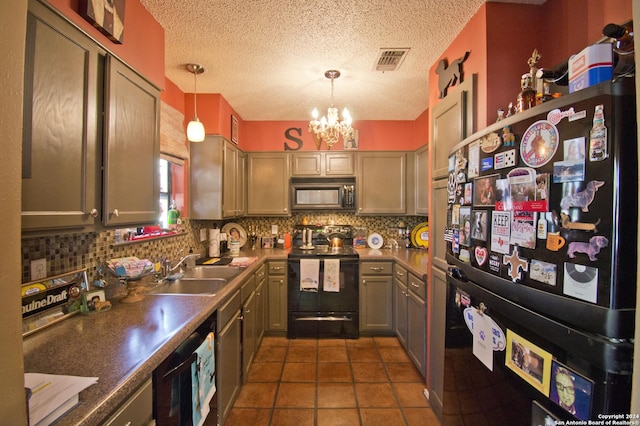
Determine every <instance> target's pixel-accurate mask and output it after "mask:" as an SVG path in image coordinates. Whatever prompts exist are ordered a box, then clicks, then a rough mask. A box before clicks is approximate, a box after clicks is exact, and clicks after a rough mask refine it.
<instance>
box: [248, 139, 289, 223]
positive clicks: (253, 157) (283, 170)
mask: <svg viewBox="0 0 640 426" xmlns="http://www.w3.org/2000/svg"><path fill="white" fill-rule="evenodd" d="M289 170H290V169H289V155H288V154H286V153H281V152H274V153H271V152H260V153H249V155H248V160H247V215H250V216H251V215H265V216H289V215H290V209H289Z"/></svg>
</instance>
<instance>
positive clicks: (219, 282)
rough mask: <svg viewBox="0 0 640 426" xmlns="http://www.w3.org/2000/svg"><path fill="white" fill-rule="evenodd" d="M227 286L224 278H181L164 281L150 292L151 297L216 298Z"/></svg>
mask: <svg viewBox="0 0 640 426" xmlns="http://www.w3.org/2000/svg"><path fill="white" fill-rule="evenodd" d="M226 284H227V280H226V279H224V278H209V279H189V278H187V279H185V278H180V279H177V280H175V281H167V280H165V281H163V282H162V284H159V285H158V286H156V287H154V288H153V289H151V290H149V292H148V293H147V294H151V295H154V294H155V295H166V294H172V295H178V296H179V295H203V296H215V294H216V292H217V291H218V290H220V289H221V288H222V287H224V286H225V285H226Z"/></svg>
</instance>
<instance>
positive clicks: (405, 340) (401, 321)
mask: <svg viewBox="0 0 640 426" xmlns="http://www.w3.org/2000/svg"><path fill="white" fill-rule="evenodd" d="M425 290H426V287H425V283H424V281H423V280H421V279H419V278H418V277H416V276H415V275H414V274H412V273H410V272H407V270H406V269H404V268H403V267H402V266H399V265H397V264H396V265H395V272H394V308H395V309H394V315H395V332H396V336H397V337H398V340H399V341H400V343H401V344H402V346H404V348H405V350H406V351H407V355H409V358H411V361H413V363H414V364H415V365H416V367H417V368H418V370H419V371H420V373H421V374H422V375H423V376H424V375H425V374H426V357H427V347H426V340H427V317H426V313H427V308H426V302H425Z"/></svg>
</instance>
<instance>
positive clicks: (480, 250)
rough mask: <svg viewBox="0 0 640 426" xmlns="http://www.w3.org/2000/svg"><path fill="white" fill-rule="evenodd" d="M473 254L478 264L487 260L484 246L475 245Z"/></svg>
mask: <svg viewBox="0 0 640 426" xmlns="http://www.w3.org/2000/svg"><path fill="white" fill-rule="evenodd" d="M474 255H475V257H476V262H477V263H478V265H479V266H482V265H484V264H485V263H486V262H487V259H489V251H488V250H487V248H486V247H479V246H478V247H476V248H475V250H474Z"/></svg>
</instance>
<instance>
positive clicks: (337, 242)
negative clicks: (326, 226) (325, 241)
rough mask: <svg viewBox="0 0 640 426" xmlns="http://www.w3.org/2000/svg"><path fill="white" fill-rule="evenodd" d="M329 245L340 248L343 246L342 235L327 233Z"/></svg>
mask: <svg viewBox="0 0 640 426" xmlns="http://www.w3.org/2000/svg"><path fill="white" fill-rule="evenodd" d="M329 246H330V247H331V248H342V247H344V237H343V236H342V235H340V234H331V235H329Z"/></svg>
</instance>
